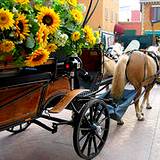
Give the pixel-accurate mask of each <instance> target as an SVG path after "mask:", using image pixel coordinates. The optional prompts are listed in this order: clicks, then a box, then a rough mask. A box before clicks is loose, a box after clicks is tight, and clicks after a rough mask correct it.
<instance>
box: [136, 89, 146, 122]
mask: <svg viewBox="0 0 160 160" xmlns="http://www.w3.org/2000/svg"><path fill="white" fill-rule="evenodd" d="M141 90H142V89H138V91H137V95H136V97H135V111H136V116H137V119H138V120H139V121H143V120H144V114H143V113H142V111H141V110H140V106H139V96H140V94H141ZM137 98H138V99H137Z"/></svg>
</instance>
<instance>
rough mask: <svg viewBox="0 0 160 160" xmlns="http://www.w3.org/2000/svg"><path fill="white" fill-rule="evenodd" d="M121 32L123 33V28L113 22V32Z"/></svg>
mask: <svg viewBox="0 0 160 160" xmlns="http://www.w3.org/2000/svg"><path fill="white" fill-rule="evenodd" d="M115 33H117V34H123V33H124V28H123V27H122V26H121V25H120V24H115V26H114V34H115Z"/></svg>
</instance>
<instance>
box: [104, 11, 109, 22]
mask: <svg viewBox="0 0 160 160" xmlns="http://www.w3.org/2000/svg"><path fill="white" fill-rule="evenodd" d="M105 20H106V21H108V20H109V11H108V8H105Z"/></svg>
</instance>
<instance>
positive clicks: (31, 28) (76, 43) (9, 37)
mask: <svg viewBox="0 0 160 160" xmlns="http://www.w3.org/2000/svg"><path fill="white" fill-rule="evenodd" d="M0 1H1V3H0V61H1V62H2V61H3V62H13V63H15V64H16V65H17V66H31V67H33V66H37V65H41V64H43V63H45V62H46V61H47V59H48V58H49V57H52V56H54V54H55V53H56V54H57V55H58V54H61V53H63V54H65V55H67V56H70V55H72V54H75V53H76V54H77V53H81V52H82V49H83V48H90V47H93V46H94V45H95V44H96V43H97V42H98V38H99V37H98V36H99V35H98V33H97V32H93V30H92V28H90V27H89V26H88V25H87V26H84V27H82V23H83V19H84V18H83V12H84V11H85V7H84V5H83V4H79V3H78V2H77V0H5V1H2V0H0Z"/></svg>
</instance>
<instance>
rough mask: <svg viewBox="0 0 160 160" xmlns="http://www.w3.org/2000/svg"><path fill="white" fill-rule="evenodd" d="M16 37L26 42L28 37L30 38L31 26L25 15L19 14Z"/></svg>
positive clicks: (16, 23)
mask: <svg viewBox="0 0 160 160" xmlns="http://www.w3.org/2000/svg"><path fill="white" fill-rule="evenodd" d="M15 27H16V32H15V35H16V37H19V38H20V40H25V39H26V37H27V36H29V32H30V30H29V25H28V20H27V19H26V16H25V15H24V14H18V17H17V18H16V22H15Z"/></svg>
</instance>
